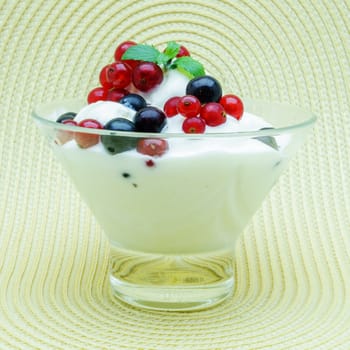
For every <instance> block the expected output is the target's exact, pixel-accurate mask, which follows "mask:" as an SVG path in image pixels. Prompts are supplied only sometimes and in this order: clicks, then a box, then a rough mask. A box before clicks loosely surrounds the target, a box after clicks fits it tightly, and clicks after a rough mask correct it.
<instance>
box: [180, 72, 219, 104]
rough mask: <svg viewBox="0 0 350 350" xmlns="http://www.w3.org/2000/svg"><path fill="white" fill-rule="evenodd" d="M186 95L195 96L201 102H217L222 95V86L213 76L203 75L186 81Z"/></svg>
mask: <svg viewBox="0 0 350 350" xmlns="http://www.w3.org/2000/svg"><path fill="white" fill-rule="evenodd" d="M186 95H193V96H196V97H197V98H198V100H199V101H200V102H201V103H202V104H203V103H208V102H219V101H220V98H221V96H222V88H221V85H220V83H219V82H218V81H217V80H216V79H215V78H213V77H211V76H209V75H204V76H201V77H198V78H194V79H192V80H190V81H189V82H188V84H187V87H186Z"/></svg>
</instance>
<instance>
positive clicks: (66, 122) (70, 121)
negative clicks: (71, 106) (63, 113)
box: [61, 119, 78, 126]
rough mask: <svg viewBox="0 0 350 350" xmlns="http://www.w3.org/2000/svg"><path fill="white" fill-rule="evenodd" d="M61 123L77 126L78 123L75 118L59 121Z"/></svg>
mask: <svg viewBox="0 0 350 350" xmlns="http://www.w3.org/2000/svg"><path fill="white" fill-rule="evenodd" d="M61 124H65V125H71V126H77V125H78V123H77V122H76V121H75V120H72V119H66V120H63V121H62V122H61Z"/></svg>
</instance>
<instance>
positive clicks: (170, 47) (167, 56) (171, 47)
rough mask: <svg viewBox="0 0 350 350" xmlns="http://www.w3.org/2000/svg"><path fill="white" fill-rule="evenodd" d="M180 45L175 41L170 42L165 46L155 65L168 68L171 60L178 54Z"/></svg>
mask: <svg viewBox="0 0 350 350" xmlns="http://www.w3.org/2000/svg"><path fill="white" fill-rule="evenodd" d="M179 50H180V45H179V44H178V43H176V42H175V41H170V42H168V44H167V47H166V48H165V50H164V52H161V53H160V54H159V56H158V58H157V63H158V64H159V65H163V66H164V67H165V68H168V67H169V64H170V62H171V60H172V59H173V58H174V57H176V55H177V54H178V53H179Z"/></svg>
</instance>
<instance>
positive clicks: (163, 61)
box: [157, 52, 171, 67]
mask: <svg viewBox="0 0 350 350" xmlns="http://www.w3.org/2000/svg"><path fill="white" fill-rule="evenodd" d="M169 60H171V57H169V56H168V55H166V54H165V53H164V52H160V53H159V55H158V57H157V64H159V65H163V66H164V67H165V66H167V64H168V63H169Z"/></svg>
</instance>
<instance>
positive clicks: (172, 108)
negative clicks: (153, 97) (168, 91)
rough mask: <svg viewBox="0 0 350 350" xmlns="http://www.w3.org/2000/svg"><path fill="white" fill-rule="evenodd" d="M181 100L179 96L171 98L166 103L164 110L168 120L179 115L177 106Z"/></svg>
mask: <svg viewBox="0 0 350 350" xmlns="http://www.w3.org/2000/svg"><path fill="white" fill-rule="evenodd" d="M179 100H180V97H179V96H174V97H171V98H169V100H168V101H166V102H165V104H164V107H163V110H164V113H165V115H166V116H167V117H168V118H171V117H173V116H175V115H176V114H178V112H177V104H178V102H179Z"/></svg>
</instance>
